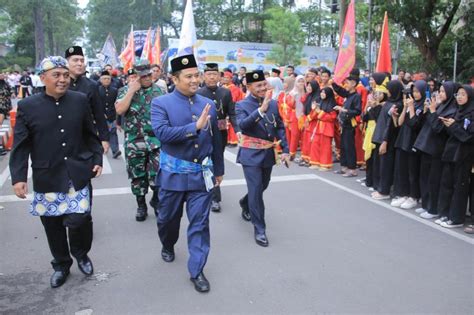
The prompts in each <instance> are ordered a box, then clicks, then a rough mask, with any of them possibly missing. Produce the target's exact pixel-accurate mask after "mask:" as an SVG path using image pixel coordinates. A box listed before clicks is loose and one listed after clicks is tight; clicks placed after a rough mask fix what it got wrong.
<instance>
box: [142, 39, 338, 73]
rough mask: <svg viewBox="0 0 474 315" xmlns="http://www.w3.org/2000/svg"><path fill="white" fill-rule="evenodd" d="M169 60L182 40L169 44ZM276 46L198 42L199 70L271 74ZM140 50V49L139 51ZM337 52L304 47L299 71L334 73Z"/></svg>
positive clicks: (173, 40) (171, 41)
mask: <svg viewBox="0 0 474 315" xmlns="http://www.w3.org/2000/svg"><path fill="white" fill-rule="evenodd" d="M168 45H169V50H168V58H170V59H172V58H173V57H174V56H176V54H177V52H178V45H179V39H176V38H170V39H169V40H168ZM271 49H272V44H261V43H245V42H225V41H216V40H198V41H197V43H196V47H195V51H197V59H198V63H199V67H200V68H203V67H204V66H203V65H204V64H205V63H208V62H214V63H218V64H219V68H226V67H227V68H230V69H232V70H233V71H237V70H238V69H239V67H241V66H245V67H246V68H247V69H248V70H254V69H258V70H270V69H271V68H274V67H275V62H274V61H273V60H271V59H269V58H268V54H269V53H270V51H271ZM135 50H137V49H135ZM336 56H337V51H336V50H335V49H333V48H330V47H316V46H304V47H303V57H302V58H301V63H300V65H298V66H297V67H296V70H297V72H301V73H302V72H304V71H305V70H306V69H307V68H309V67H319V66H325V67H327V68H329V69H333V67H334V61H335V60H336Z"/></svg>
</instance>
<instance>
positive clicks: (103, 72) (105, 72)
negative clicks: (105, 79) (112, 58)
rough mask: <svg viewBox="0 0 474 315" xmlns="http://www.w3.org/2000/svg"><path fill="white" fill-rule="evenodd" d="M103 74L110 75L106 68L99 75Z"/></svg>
mask: <svg viewBox="0 0 474 315" xmlns="http://www.w3.org/2000/svg"><path fill="white" fill-rule="evenodd" d="M103 75H111V74H110V72H109V71H107V70H104V71H102V72H101V73H100V76H103Z"/></svg>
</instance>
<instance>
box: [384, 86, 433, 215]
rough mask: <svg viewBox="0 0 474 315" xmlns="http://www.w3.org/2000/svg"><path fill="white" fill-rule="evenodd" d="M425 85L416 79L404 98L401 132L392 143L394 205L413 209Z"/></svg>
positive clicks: (417, 191)
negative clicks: (417, 145) (393, 146)
mask: <svg viewBox="0 0 474 315" xmlns="http://www.w3.org/2000/svg"><path fill="white" fill-rule="evenodd" d="M426 89H427V84H426V82H425V81H423V80H418V81H415V82H414V84H413V85H412V86H411V93H410V94H409V95H408V96H406V95H404V97H403V98H404V99H403V110H402V113H401V114H400V117H398V125H399V126H400V131H399V133H398V137H397V140H396V142H395V172H394V177H395V179H394V192H395V196H396V197H395V198H394V199H393V200H392V203H391V205H392V206H393V207H400V208H402V209H407V210H408V209H413V208H414V207H416V205H417V204H418V199H419V198H420V176H419V175H420V153H419V152H416V150H415V151H414V150H413V144H414V143H415V140H416V137H417V136H418V133H419V132H420V129H421V123H420V122H421V117H422V116H423V109H424V107H425V99H426Z"/></svg>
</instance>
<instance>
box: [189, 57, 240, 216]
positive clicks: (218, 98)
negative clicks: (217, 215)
mask: <svg viewBox="0 0 474 315" xmlns="http://www.w3.org/2000/svg"><path fill="white" fill-rule="evenodd" d="M219 80H220V73H219V66H218V64H217V63H207V64H206V67H205V68H204V86H203V87H202V88H200V89H199V90H198V91H197V94H200V95H202V96H205V97H207V98H209V99H211V100H213V101H214V105H215V107H216V111H217V122H218V126H219V130H220V131H221V140H222V148H220V149H221V150H222V153H223V152H224V150H225V147H226V145H227V118H229V121H230V123H231V124H232V127H234V130H235V132H236V133H238V132H239V131H240V129H239V126H238V125H237V120H236V116H235V104H234V102H233V101H232V94H231V93H230V90H229V89H226V88H223V87H218V86H217V82H219ZM221 200H222V195H221V189H220V187H219V186H217V187H216V188H214V194H213V196H212V201H211V211H214V212H218V211H220V210H221V206H220V204H219V202H221Z"/></svg>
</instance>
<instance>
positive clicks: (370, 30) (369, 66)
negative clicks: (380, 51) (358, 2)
mask: <svg viewBox="0 0 474 315" xmlns="http://www.w3.org/2000/svg"><path fill="white" fill-rule="evenodd" d="M371 28H372V0H369V34H368V35H369V36H368V39H369V44H368V45H367V50H368V52H367V56H368V58H367V69H369V72H372V29H371Z"/></svg>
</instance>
